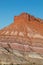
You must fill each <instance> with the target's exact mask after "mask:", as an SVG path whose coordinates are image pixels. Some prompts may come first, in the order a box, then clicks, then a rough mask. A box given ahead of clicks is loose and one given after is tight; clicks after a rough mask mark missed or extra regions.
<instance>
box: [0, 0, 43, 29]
mask: <svg viewBox="0 0 43 65" xmlns="http://www.w3.org/2000/svg"><path fill="white" fill-rule="evenodd" d="M22 12H27V13H29V14H31V15H34V16H35V17H39V18H42V19H43V0H0V29H2V28H3V27H5V26H8V25H9V24H11V23H12V22H13V19H14V16H15V15H19V14H20V13H22Z"/></svg>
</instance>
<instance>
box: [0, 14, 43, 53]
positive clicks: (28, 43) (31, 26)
mask: <svg viewBox="0 0 43 65" xmlns="http://www.w3.org/2000/svg"><path fill="white" fill-rule="evenodd" d="M0 47H3V48H6V49H7V50H8V49H9V48H11V49H12V50H17V51H18V50H19V51H21V52H35V53H39V54H43V20H41V19H39V18H35V17H34V16H31V15H29V14H27V13H22V14H20V15H19V16H15V17H14V22H13V23H12V24H11V25H9V26H7V27H5V28H4V29H2V30H0Z"/></svg>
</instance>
